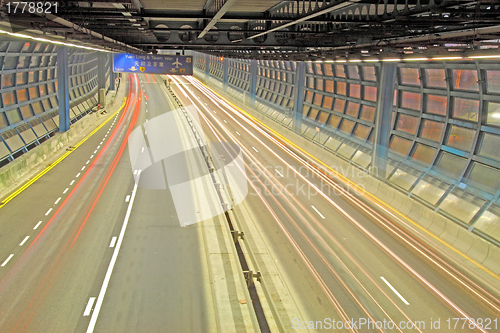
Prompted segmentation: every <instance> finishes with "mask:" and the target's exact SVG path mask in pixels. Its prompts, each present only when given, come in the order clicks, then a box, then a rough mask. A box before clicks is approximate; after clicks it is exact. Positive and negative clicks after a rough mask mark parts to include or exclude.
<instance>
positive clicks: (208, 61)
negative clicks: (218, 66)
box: [205, 54, 210, 83]
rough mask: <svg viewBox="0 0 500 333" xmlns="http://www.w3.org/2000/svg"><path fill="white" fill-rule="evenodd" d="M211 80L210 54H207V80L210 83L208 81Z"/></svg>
mask: <svg viewBox="0 0 500 333" xmlns="http://www.w3.org/2000/svg"><path fill="white" fill-rule="evenodd" d="M209 78H210V54H205V80H206V81H207V82H206V83H208V79H209Z"/></svg>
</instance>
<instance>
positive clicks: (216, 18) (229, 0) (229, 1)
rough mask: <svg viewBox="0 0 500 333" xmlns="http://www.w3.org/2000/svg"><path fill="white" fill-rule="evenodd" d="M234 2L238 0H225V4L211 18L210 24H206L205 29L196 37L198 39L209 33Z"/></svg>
mask: <svg viewBox="0 0 500 333" xmlns="http://www.w3.org/2000/svg"><path fill="white" fill-rule="evenodd" d="M236 1H238V0H227V1H226V3H224V5H223V6H222V7H221V9H220V10H219V11H218V12H217V14H215V15H214V17H213V18H212V20H211V21H210V23H208V24H207V26H206V27H205V29H203V31H202V32H201V34H200V35H199V36H198V38H203V37H204V36H205V35H206V34H207V32H209V31H210V29H212V28H213V27H214V26H215V25H216V24H217V22H219V20H220V19H221V18H222V16H224V14H226V13H227V11H228V10H229V8H231V7H232V6H233V5H234V4H235V2H236Z"/></svg>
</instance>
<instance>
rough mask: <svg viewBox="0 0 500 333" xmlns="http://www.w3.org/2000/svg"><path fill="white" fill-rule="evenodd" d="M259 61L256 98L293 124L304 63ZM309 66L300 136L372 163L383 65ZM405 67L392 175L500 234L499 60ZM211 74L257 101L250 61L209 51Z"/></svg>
mask: <svg viewBox="0 0 500 333" xmlns="http://www.w3.org/2000/svg"><path fill="white" fill-rule="evenodd" d="M194 55H195V75H196V76H197V77H199V78H201V79H206V67H205V55H204V54H200V53H195V54H194ZM224 64H226V66H228V69H227V72H228V75H227V84H226V85H224V84H223V80H224V75H223V73H224V68H223V66H224ZM257 66H258V68H257V75H256V89H255V102H254V103H252V105H253V106H254V107H255V108H256V109H258V110H259V111H261V112H264V113H267V114H268V116H270V117H273V118H275V119H276V121H278V122H281V123H282V124H283V125H285V126H287V127H290V128H291V126H292V118H293V114H292V112H291V111H292V110H293V105H294V89H296V87H295V83H296V68H297V63H295V62H288V61H267V60H259V61H257ZM212 67H213V69H212ZM305 67H306V74H305V82H304V86H303V87H302V89H303V91H304V95H303V103H302V106H301V108H300V111H301V112H302V130H301V133H302V135H303V136H305V137H308V138H309V139H310V140H313V141H315V142H317V143H319V144H321V145H323V146H324V147H325V148H326V149H329V150H330V151H331V152H333V153H334V154H336V155H338V156H340V157H342V158H343V159H346V160H348V161H349V162H351V163H352V164H354V165H356V166H358V167H359V168H362V169H365V170H367V169H369V168H370V166H371V161H372V158H371V155H372V150H373V138H374V132H375V127H376V124H375V119H376V117H375V110H376V106H377V89H378V88H379V87H378V77H379V71H380V63H365V62H358V63H350V62H346V63H339V62H335V63H329V62H322V63H318V62H307V63H305ZM397 68H398V70H397V79H396V82H395V91H394V103H393V116H392V121H391V122H390V124H389V126H391V138H390V146H389V161H388V170H387V175H386V182H387V183H388V184H390V185H391V186H393V187H396V188H397V189H399V190H400V191H403V192H405V193H406V194H408V195H409V196H412V197H413V198H414V199H416V200H418V201H420V202H422V203H424V204H425V205H427V206H429V207H430V208H432V209H434V210H436V211H438V212H439V213H441V214H443V215H445V216H447V217H449V218H451V219H452V220H454V221H456V222H457V223H459V224H461V225H462V226H464V227H466V228H469V229H470V230H472V229H473V228H474V229H476V232H479V233H481V234H483V235H484V236H486V237H490V235H499V234H500V232H499V231H500V199H499V196H500V69H499V64H498V62H495V61H483V60H481V61H479V60H476V61H447V62H418V63H416V62H415V63H398V66H397ZM209 72H210V77H209V82H210V84H213V85H216V86H218V87H219V88H223V89H224V90H225V91H226V93H228V94H230V95H232V96H234V97H236V98H238V99H239V100H242V101H248V100H250V99H251V96H250V87H249V85H250V83H251V78H250V60H238V59H226V60H225V61H224V59H222V58H217V57H213V56H210V69H209ZM492 238H493V239H494V241H496V242H500V239H498V236H494V237H492ZM490 239H491V238H490Z"/></svg>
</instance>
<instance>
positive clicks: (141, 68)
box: [113, 53, 193, 75]
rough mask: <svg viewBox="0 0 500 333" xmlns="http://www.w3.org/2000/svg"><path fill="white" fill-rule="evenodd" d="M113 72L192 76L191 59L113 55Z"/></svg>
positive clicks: (173, 56) (190, 57) (143, 55)
mask: <svg viewBox="0 0 500 333" xmlns="http://www.w3.org/2000/svg"><path fill="white" fill-rule="evenodd" d="M113 71H114V72H115V73H146V74H170V75H193V57H192V56H180V55H160V54H158V55H156V54H129V53H115V54H114V55H113Z"/></svg>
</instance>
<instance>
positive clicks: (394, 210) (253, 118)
mask: <svg viewBox="0 0 500 333" xmlns="http://www.w3.org/2000/svg"><path fill="white" fill-rule="evenodd" d="M198 81H199V82H200V83H201V84H202V85H204V86H205V87H207V88H208V89H210V90H211V91H212V92H213V93H215V94H216V95H217V96H219V97H220V98H222V99H224V100H225V101H226V102H227V103H229V104H230V105H232V106H233V107H234V108H236V109H237V110H240V111H241V112H242V113H243V114H245V115H246V116H247V117H249V118H250V119H252V120H253V121H255V122H257V123H259V124H260V125H261V126H263V127H265V128H267V129H268V130H269V131H271V132H272V133H273V134H274V135H275V136H277V137H278V138H280V139H282V140H283V141H285V142H287V143H288V144H289V145H291V146H293V147H295V148H296V149H297V150H300V151H301V152H302V153H304V154H305V155H307V156H309V157H310V158H312V159H313V160H315V161H316V162H318V163H320V164H321V165H323V166H324V167H326V168H327V169H328V170H330V171H331V172H332V173H333V174H335V175H336V177H337V178H340V179H342V180H343V181H344V182H345V183H347V184H348V186H350V187H354V188H356V189H361V190H363V193H366V194H367V195H368V196H369V197H370V198H371V199H373V200H374V201H375V202H376V203H378V204H379V205H380V206H383V207H385V208H386V209H388V210H390V211H392V212H393V213H395V214H397V215H399V216H400V217H402V218H403V219H404V220H406V221H408V222H410V223H411V224H413V225H414V226H415V227H417V228H419V229H420V230H421V231H423V232H425V233H426V234H428V235H429V236H431V237H432V238H434V239H435V240H437V241H439V242H440V243H441V244H443V245H445V246H446V247H448V248H449V249H450V250H453V251H455V252H456V253H458V254H459V255H461V256H462V257H464V258H465V259H467V260H469V261H470V262H472V263H473V264H475V265H476V266H478V267H479V268H481V269H482V270H484V271H485V272H487V273H488V274H490V275H492V276H493V277H495V278H496V279H498V280H500V277H499V276H498V275H497V274H496V273H495V272H493V271H491V270H489V269H488V268H486V267H484V266H483V265H482V264H481V263H478V262H477V261H475V260H474V259H472V258H470V257H468V256H467V255H466V254H464V253H463V252H461V251H460V250H458V249H456V248H455V247H453V246H452V245H450V244H448V243H447V242H445V241H444V240H442V239H441V238H439V237H438V236H436V235H434V234H433V233H431V232H430V231H429V230H427V229H425V228H424V227H422V226H421V225H419V224H418V223H417V222H415V221H413V220H411V219H410V218H408V217H407V216H405V215H403V214H402V213H401V212H399V211H398V210H396V209H394V208H392V207H391V206H390V205H388V204H386V203H385V202H383V201H381V200H379V199H378V198H377V197H375V196H374V195H373V194H371V193H370V192H368V191H367V190H366V189H364V188H362V187H361V186H359V185H357V184H355V183H353V182H352V181H351V180H350V179H348V178H345V177H344V176H342V175H341V174H340V173H338V171H335V170H334V169H332V168H331V167H330V166H328V165H327V164H325V163H324V162H323V161H321V160H319V159H318V158H316V157H315V156H313V155H311V154H309V153H308V152H307V151H305V150H304V149H302V148H300V147H299V146H297V145H296V144H295V143H293V142H291V141H290V140H288V139H287V138H285V137H284V136H282V135H281V134H279V133H277V132H276V131H274V130H273V129H272V128H270V127H268V126H267V125H265V124H264V123H262V122H261V121H260V120H258V119H256V118H255V117H253V116H252V115H250V114H248V112H246V111H244V110H242V109H241V108H239V107H238V106H236V105H234V104H233V103H231V102H230V101H228V100H227V99H226V98H225V97H224V96H222V95H220V94H219V93H217V92H216V91H214V90H212V89H211V88H210V87H209V86H207V85H206V84H205V83H203V82H201V81H200V80H198Z"/></svg>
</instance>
